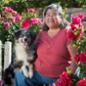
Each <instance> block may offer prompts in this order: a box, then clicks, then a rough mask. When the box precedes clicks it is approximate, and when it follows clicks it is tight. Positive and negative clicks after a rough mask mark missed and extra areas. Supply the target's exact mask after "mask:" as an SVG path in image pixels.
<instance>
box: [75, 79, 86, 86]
mask: <svg viewBox="0 0 86 86" xmlns="http://www.w3.org/2000/svg"><path fill="white" fill-rule="evenodd" d="M77 86H86V78H83V79H81V80H79V81H78V83H77Z"/></svg>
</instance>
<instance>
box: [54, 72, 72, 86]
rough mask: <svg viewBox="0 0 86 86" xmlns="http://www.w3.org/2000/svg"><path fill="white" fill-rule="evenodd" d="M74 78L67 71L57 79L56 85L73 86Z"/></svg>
mask: <svg viewBox="0 0 86 86" xmlns="http://www.w3.org/2000/svg"><path fill="white" fill-rule="evenodd" d="M71 85H72V80H71V78H70V76H69V74H68V73H67V72H63V73H62V74H61V75H60V79H58V80H57V81H56V86H71Z"/></svg>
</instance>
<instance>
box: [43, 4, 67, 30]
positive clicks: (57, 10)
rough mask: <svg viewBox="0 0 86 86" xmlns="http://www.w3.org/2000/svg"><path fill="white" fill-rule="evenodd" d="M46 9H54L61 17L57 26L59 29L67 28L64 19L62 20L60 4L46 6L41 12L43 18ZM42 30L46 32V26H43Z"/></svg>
mask: <svg viewBox="0 0 86 86" xmlns="http://www.w3.org/2000/svg"><path fill="white" fill-rule="evenodd" d="M48 9H54V10H55V11H56V12H57V13H58V14H59V15H60V17H61V19H62V23H61V24H60V25H59V27H60V28H61V29H63V28H65V27H66V26H67V22H66V19H65V18H64V16H63V14H62V7H61V6H60V4H56V3H54V4H50V5H49V6H47V7H46V8H45V9H44V11H43V18H44V17H45V15H46V13H47V11H48ZM43 29H44V30H48V29H49V28H48V26H47V25H46V24H44V25H43Z"/></svg>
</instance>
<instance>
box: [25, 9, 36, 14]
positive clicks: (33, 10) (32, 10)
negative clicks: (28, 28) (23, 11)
mask: <svg viewBox="0 0 86 86" xmlns="http://www.w3.org/2000/svg"><path fill="white" fill-rule="evenodd" d="M27 11H28V12H31V13H35V12H36V10H35V8H28V9H27Z"/></svg>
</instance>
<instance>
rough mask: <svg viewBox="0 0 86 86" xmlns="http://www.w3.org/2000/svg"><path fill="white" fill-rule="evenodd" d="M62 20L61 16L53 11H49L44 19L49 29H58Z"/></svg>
mask: <svg viewBox="0 0 86 86" xmlns="http://www.w3.org/2000/svg"><path fill="white" fill-rule="evenodd" d="M61 21H62V19H61V16H60V15H59V14H58V13H56V11H55V10H53V9H48V10H47V12H46V15H45V17H44V23H45V24H46V25H47V26H48V27H49V28H58V26H59V24H60V23H61Z"/></svg>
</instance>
